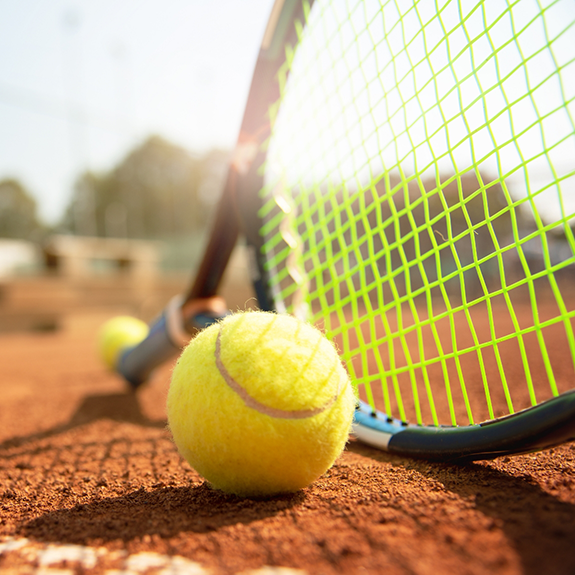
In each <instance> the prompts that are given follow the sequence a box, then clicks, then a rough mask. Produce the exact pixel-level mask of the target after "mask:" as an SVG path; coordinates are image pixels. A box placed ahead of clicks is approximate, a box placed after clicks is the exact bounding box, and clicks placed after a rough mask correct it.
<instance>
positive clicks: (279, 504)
mask: <svg viewBox="0 0 575 575" xmlns="http://www.w3.org/2000/svg"><path fill="white" fill-rule="evenodd" d="M305 497H306V495H305V493H304V492H301V491H300V492H297V493H294V494H286V495H278V496H276V497H273V498H270V499H266V500H255V499H243V498H240V497H236V496H234V495H228V494H225V493H222V492H221V491H217V490H214V489H211V488H210V487H209V486H208V485H207V484H206V483H203V484H201V485H194V486H186V487H165V486H163V487H157V488H153V489H151V490H146V489H139V490H137V491H134V492H132V493H129V494H127V495H124V496H120V497H106V498H104V499H102V500H99V501H93V502H91V503H87V504H83V505H76V506H75V507H73V508H70V509H61V510H58V511H54V512H51V513H46V514H45V515H42V516H41V517H38V518H36V519H33V520H32V521H29V522H28V523H26V524H24V525H23V526H22V527H21V531H20V532H21V533H22V534H23V535H24V536H26V537H33V538H36V539H39V540H43V541H58V542H62V541H65V542H67V543H80V544H85V543H91V542H95V541H112V540H123V541H126V542H127V541H131V540H134V539H138V538H141V537H143V536H146V535H158V536H160V537H164V538H165V537H172V536H175V535H178V534H180V533H183V532H193V533H209V532H212V531H216V530H218V529H220V528H222V527H225V526H227V525H235V524H238V523H243V524H249V523H251V522H253V521H259V520H261V519H263V518H265V517H269V516H273V515H276V514H278V513H280V512H282V511H284V510H286V509H289V508H291V507H294V506H295V505H298V504H300V503H301V502H302V501H303V499H305Z"/></svg>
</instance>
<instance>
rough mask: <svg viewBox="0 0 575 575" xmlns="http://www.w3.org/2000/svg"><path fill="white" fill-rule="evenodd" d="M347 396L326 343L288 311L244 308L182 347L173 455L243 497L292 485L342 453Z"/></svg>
mask: <svg viewBox="0 0 575 575" xmlns="http://www.w3.org/2000/svg"><path fill="white" fill-rule="evenodd" d="M354 408H355V396H354V393H353V391H352V386H351V383H350V380H349V376H348V374H347V372H346V370H345V369H344V367H343V365H342V363H341V361H340V359H339V356H338V354H337V351H336V349H335V347H334V346H333V344H332V343H331V342H330V341H328V340H327V339H326V338H325V337H324V335H323V334H322V333H321V332H320V331H319V330H317V329H316V328H315V327H313V326H311V325H310V324H308V323H304V322H302V321H299V320H297V319H295V318H293V317H291V316H286V315H277V314H272V313H265V312H246V313H239V314H235V315H231V316H228V317H227V318H225V319H224V320H223V321H221V322H219V323H217V324H214V325H212V326H210V327H208V328H206V329H205V330H204V331H202V332H201V333H200V334H199V335H198V336H196V338H195V339H193V340H192V341H191V342H190V344H189V345H188V346H187V347H186V348H185V349H184V351H183V352H182V355H181V356H180V358H179V360H178V363H177V364H176V366H175V368H174V371H173V375H172V381H171V385H170V389H169V392H168V404H167V409H168V422H169V426H170V429H171V432H172V435H173V438H174V441H175V443H176V445H177V447H178V449H179V451H180V453H181V454H182V456H183V457H184V458H185V459H186V460H187V461H188V462H189V463H190V465H191V466H192V467H193V468H194V469H195V470H196V471H197V472H198V473H200V474H201V475H202V476H203V477H204V478H205V479H206V480H207V481H208V482H209V483H210V484H212V486H213V487H215V488H217V489H220V490H222V491H226V492H229V493H235V494H237V495H240V496H247V497H265V496H271V495H274V494H278V493H287V492H294V491H297V490H299V489H301V488H303V487H305V486H307V485H309V484H310V483H311V482H313V481H314V480H315V479H317V478H318V477H319V476H320V475H322V474H323V473H324V472H325V471H326V470H327V469H329V467H331V466H332V465H333V463H334V461H335V460H336V458H337V457H338V456H339V455H340V454H341V452H342V450H343V448H344V446H345V443H346V441H347V438H348V433H349V431H350V428H351V423H352V417H353V412H354Z"/></svg>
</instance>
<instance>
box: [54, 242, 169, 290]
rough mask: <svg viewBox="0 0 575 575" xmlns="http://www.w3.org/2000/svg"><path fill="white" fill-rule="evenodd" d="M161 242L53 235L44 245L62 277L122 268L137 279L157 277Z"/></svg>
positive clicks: (84, 275) (81, 275)
mask: <svg viewBox="0 0 575 575" xmlns="http://www.w3.org/2000/svg"><path fill="white" fill-rule="evenodd" d="M161 248H162V243H161V242H155V241H149V240H127V239H120V238H97V237H86V236H67V235H54V236H51V237H50V238H49V240H48V241H47V242H46V244H45V245H44V254H45V257H46V261H47V263H48V266H49V267H51V268H53V269H54V268H55V269H56V270H57V271H58V274H59V275H62V276H64V277H86V276H90V275H93V274H94V273H97V272H98V271H99V270H101V269H102V268H103V269H105V270H109V271H111V270H113V269H115V270H117V271H119V270H121V271H123V272H125V273H126V274H127V275H129V276H131V277H133V278H137V279H146V278H148V279H151V278H154V277H155V276H157V274H158V271H159V267H160V258H161Z"/></svg>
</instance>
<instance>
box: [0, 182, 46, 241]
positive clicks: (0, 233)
mask: <svg viewBox="0 0 575 575" xmlns="http://www.w3.org/2000/svg"><path fill="white" fill-rule="evenodd" d="M45 231H46V230H45V227H44V225H43V224H42V223H41V221H40V220H39V218H38V215H37V206H36V201H35V200H34V198H33V197H32V195H31V194H30V193H29V192H28V190H26V188H25V187H24V186H23V185H22V184H21V183H20V182H19V181H18V180H15V179H11V178H8V179H4V180H2V181H0V237H3V238H13V239H22V240H32V241H39V240H40V239H41V238H42V236H43V234H44V233H45Z"/></svg>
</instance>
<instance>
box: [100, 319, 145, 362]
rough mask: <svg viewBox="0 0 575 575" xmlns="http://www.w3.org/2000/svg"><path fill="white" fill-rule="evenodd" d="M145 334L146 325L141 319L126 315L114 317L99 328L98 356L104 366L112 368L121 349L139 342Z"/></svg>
mask: <svg viewBox="0 0 575 575" xmlns="http://www.w3.org/2000/svg"><path fill="white" fill-rule="evenodd" d="M147 335H148V325H147V324H146V323H144V322H143V321H141V320H139V319H137V318H135V317H130V316H127V315H122V316H118V317H114V318H112V319H110V320H108V321H107V322H106V323H105V324H104V325H103V326H102V328H101V329H100V334H99V337H98V349H99V352H100V357H101V358H102V360H103V361H104V363H105V364H106V366H108V367H109V368H110V369H114V368H115V367H116V364H117V361H118V357H119V356H120V353H121V352H122V350H123V349H125V348H126V347H130V346H134V345H136V344H138V343H140V342H141V341H142V340H143V339H145V337H146V336H147Z"/></svg>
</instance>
